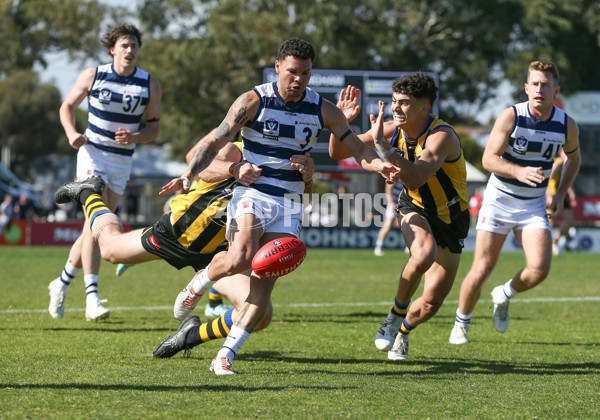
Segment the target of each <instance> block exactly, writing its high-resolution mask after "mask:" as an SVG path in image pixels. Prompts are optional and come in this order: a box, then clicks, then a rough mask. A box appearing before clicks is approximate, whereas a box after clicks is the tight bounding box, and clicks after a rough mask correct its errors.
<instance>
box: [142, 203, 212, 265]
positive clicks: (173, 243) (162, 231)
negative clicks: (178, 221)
mask: <svg viewBox="0 0 600 420" xmlns="http://www.w3.org/2000/svg"><path fill="white" fill-rule="evenodd" d="M142 246H143V247H144V249H145V250H146V251H148V252H149V253H151V254H154V255H157V256H159V257H160V258H162V259H163V260H165V261H166V262H168V263H169V264H171V265H172V266H173V267H175V268H177V269H178V270H181V269H182V268H183V267H188V266H190V267H194V270H196V271H198V270H200V269H202V268H205V267H206V266H207V265H208V263H210V262H211V261H212V259H213V257H214V256H215V254H216V253H217V252H219V251H221V249H218V251H216V252H213V253H210V254H200V253H198V252H193V251H190V250H189V249H187V248H186V247H184V246H183V245H181V244H180V243H179V242H177V238H176V237H175V235H173V228H172V226H171V218H170V214H169V213H167V214H163V215H162V217H161V218H160V219H159V220H158V222H156V223H155V224H154V226H151V227H149V228H147V229H146V230H144V232H143V233H142Z"/></svg>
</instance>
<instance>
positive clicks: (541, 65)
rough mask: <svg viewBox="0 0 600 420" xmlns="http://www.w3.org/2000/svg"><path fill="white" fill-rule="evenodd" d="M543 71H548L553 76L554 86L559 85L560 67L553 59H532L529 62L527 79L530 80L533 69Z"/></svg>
mask: <svg viewBox="0 0 600 420" xmlns="http://www.w3.org/2000/svg"><path fill="white" fill-rule="evenodd" d="M533 70H537V71H543V72H544V73H548V74H550V75H551V76H552V80H553V81H554V86H558V77H559V75H558V67H556V64H554V63H553V62H552V61H538V60H536V61H532V62H531V64H529V68H528V69H527V80H529V74H530V73H531V72H532V71H533Z"/></svg>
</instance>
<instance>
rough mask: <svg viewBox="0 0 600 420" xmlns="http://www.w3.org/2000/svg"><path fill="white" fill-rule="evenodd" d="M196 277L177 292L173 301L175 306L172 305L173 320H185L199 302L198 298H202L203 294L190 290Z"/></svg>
mask: <svg viewBox="0 0 600 420" xmlns="http://www.w3.org/2000/svg"><path fill="white" fill-rule="evenodd" d="M201 271H202V270H201ZM201 271H198V273H196V276H198V275H200V273H201ZM196 276H194V278H192V280H190V282H189V283H188V285H187V286H185V287H184V288H183V290H182V291H181V292H179V294H178V295H177V298H176V299H175V304H174V305H173V316H174V317H175V319H178V320H180V321H183V320H184V319H185V318H187V316H188V315H189V314H191V313H192V311H193V310H194V309H195V308H196V305H198V301H200V298H201V297H202V296H203V294H202V295H198V294H196V293H195V292H194V289H193V288H192V285H193V284H194V279H195V278H196Z"/></svg>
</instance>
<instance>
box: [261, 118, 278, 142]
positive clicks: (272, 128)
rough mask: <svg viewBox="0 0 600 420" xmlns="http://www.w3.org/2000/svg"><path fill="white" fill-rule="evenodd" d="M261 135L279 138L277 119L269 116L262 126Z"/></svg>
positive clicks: (273, 138) (268, 137)
mask: <svg viewBox="0 0 600 420" xmlns="http://www.w3.org/2000/svg"><path fill="white" fill-rule="evenodd" d="M263 137H264V138H267V139H272V140H278V139H279V121H277V120H274V119H273V118H269V119H268V120H266V121H265V126H264V127H263Z"/></svg>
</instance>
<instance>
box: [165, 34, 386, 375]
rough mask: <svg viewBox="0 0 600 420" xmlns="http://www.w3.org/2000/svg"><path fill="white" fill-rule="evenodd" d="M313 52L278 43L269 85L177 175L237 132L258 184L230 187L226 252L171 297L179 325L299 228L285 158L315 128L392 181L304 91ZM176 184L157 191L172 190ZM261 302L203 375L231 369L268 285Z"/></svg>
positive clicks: (198, 166)
mask: <svg viewBox="0 0 600 420" xmlns="http://www.w3.org/2000/svg"><path fill="white" fill-rule="evenodd" d="M314 58H315V50H314V48H313V46H312V45H311V44H310V43H308V42H307V41H304V40H302V39H299V38H291V39H288V40H287V41H285V42H283V43H282V44H281V45H280V48H279V50H278V53H277V60H276V61H275V70H276V71H277V73H278V79H277V81H276V82H272V83H265V84H262V85H259V86H256V87H254V88H253V89H251V90H249V91H247V92H245V93H243V94H242V95H241V96H239V97H238V99H237V100H236V101H235V102H234V103H233V104H232V105H231V107H230V108H229V112H228V113H227V115H226V116H225V119H224V120H223V121H222V122H221V124H220V125H219V127H218V128H217V129H216V130H215V131H214V135H212V136H210V137H209V138H208V139H207V141H205V142H203V144H202V145H201V147H200V148H199V150H198V152H197V153H196V156H195V157H194V159H193V161H192V162H191V164H190V165H189V167H188V170H187V171H186V173H185V174H184V175H185V177H186V178H190V177H193V176H195V174H197V173H198V172H200V171H202V170H203V169H204V168H206V167H207V166H208V165H209V164H210V162H211V161H212V159H213V158H214V156H215V155H216V154H217V152H218V151H219V149H221V148H222V147H223V146H224V145H225V144H226V143H227V142H228V141H229V140H230V139H231V138H232V137H233V136H234V135H235V134H236V133H237V132H238V131H239V130H240V129H241V130H242V140H243V152H244V159H246V160H247V161H248V162H250V163H251V164H253V165H256V166H258V167H260V168H261V170H262V174H261V176H260V177H259V179H258V180H257V181H256V182H254V183H253V184H252V185H251V186H249V187H238V188H236V189H235V191H234V196H233V198H232V201H231V203H230V206H229V210H228V229H227V235H228V240H229V244H230V247H229V250H228V251H227V252H223V253H220V254H217V255H216V256H215V258H214V259H213V261H212V262H211V263H210V265H209V266H208V267H207V268H206V269H205V270H203V271H202V273H201V275H200V276H197V277H196V279H194V280H193V281H192V282H190V284H189V285H188V286H187V287H186V288H185V289H184V290H182V291H181V293H180V294H179V295H178V296H177V298H176V301H175V305H174V307H173V312H174V315H175V317H176V318H178V319H183V318H185V317H186V316H187V315H188V314H189V313H190V312H191V311H192V310H193V309H194V308H195V306H196V304H197V303H198V301H199V299H200V297H201V296H202V295H204V294H205V293H206V292H207V291H208V290H209V289H210V287H211V286H212V284H214V282H215V281H217V280H219V279H221V278H223V277H225V276H228V275H232V274H235V273H240V272H244V271H246V270H249V269H250V268H251V266H252V258H253V257H254V255H255V254H256V252H258V250H259V248H260V246H261V245H263V244H264V243H266V242H268V241H270V240H274V239H277V238H281V237H290V236H297V235H298V233H299V230H300V228H301V224H302V215H303V209H302V205H301V195H302V193H303V192H304V188H305V185H304V182H303V180H302V177H301V173H299V171H298V170H296V169H295V168H294V167H292V166H291V165H290V162H289V156H291V155H293V154H306V153H308V152H309V151H310V150H311V148H312V147H313V145H314V143H315V142H316V140H317V137H318V135H319V133H320V132H321V130H322V129H323V128H326V129H328V130H330V131H331V132H333V133H335V134H336V135H337V136H339V138H340V140H343V141H344V144H345V145H346V146H347V148H348V149H349V150H350V151H351V152H352V154H353V155H354V156H355V157H356V160H357V161H358V162H359V163H360V164H361V165H362V167H363V168H365V169H367V170H370V171H373V172H379V173H380V174H382V175H383V176H384V178H386V179H387V180H389V181H393V180H394V178H395V176H396V174H397V168H395V167H394V166H393V165H391V164H389V163H385V162H383V161H382V160H381V159H380V158H378V157H377V154H376V153H375V152H374V151H373V150H372V149H371V148H369V147H366V146H364V144H363V143H362V142H361V141H360V140H359V139H358V138H357V136H356V135H355V134H354V133H353V132H352V130H351V129H350V126H349V125H348V122H347V121H346V119H345V118H344V115H343V114H342V112H341V111H340V110H339V109H338V108H337V107H336V106H335V105H334V104H332V103H331V102H330V101H328V100H326V99H323V98H321V97H320V95H319V94H317V93H316V92H315V91H313V90H311V89H310V88H308V82H309V81H310V76H311V70H312V65H313V60H314ZM181 186H182V180H181V179H180V178H177V179H174V180H172V181H171V182H170V183H169V184H167V185H166V186H165V187H166V188H168V189H171V190H178V189H180V188H181ZM261 285H262V287H263V288H264V292H265V293H264V294H263V295H262V298H261V299H262V301H258V300H257V301H256V302H255V303H256V304H255V305H250V304H249V306H248V310H247V311H245V314H246V316H245V317H244V319H243V320H240V321H239V322H238V323H237V324H236V325H234V326H233V328H232V329H231V331H230V333H229V337H228V340H229V338H231V342H226V344H227V346H229V350H227V349H222V350H221V351H219V353H218V355H217V357H216V358H215V359H214V360H213V365H211V369H212V370H214V369H215V368H218V367H219V366H221V365H227V366H229V367H230V366H231V363H230V359H231V357H233V356H234V355H235V351H236V349H237V348H238V346H240V345H241V344H242V343H243V342H244V341H245V340H246V339H247V337H248V336H249V331H251V330H252V325H253V323H254V322H256V320H257V319H260V318H261V312H262V311H264V310H265V308H266V306H265V303H266V302H267V301H268V299H269V298H270V293H271V290H272V289H273V287H274V285H275V279H263V281H261Z"/></svg>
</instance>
